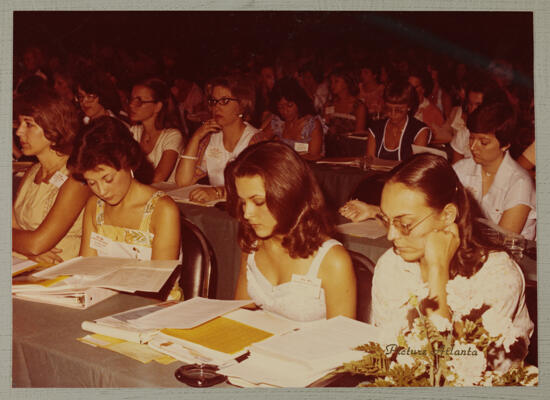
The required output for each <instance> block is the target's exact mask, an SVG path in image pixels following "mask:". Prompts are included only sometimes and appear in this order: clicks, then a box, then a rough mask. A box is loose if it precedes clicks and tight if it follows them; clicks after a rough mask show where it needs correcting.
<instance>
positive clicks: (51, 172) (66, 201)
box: [12, 90, 91, 263]
mask: <svg viewBox="0 0 550 400" xmlns="http://www.w3.org/2000/svg"><path fill="white" fill-rule="evenodd" d="M13 115H14V117H16V118H18V128H17V133H16V134H17V136H18V137H19V140H20V143H21V151H22V153H23V154H24V155H26V156H35V157H36V158H37V159H38V162H37V163H36V164H34V165H33V166H32V167H30V168H29V169H28V170H27V172H26V173H25V176H24V177H23V179H22V181H21V185H20V186H19V189H18V191H17V195H16V196H15V201H14V203H13V208H12V249H13V250H14V251H16V252H17V253H19V254H22V255H24V256H26V257H28V258H30V259H33V260H35V261H38V262H45V263H55V262H60V261H64V260H68V259H70V258H73V257H76V256H77V255H78V250H79V248H80V237H81V234H82V209H83V207H84V205H85V204H86V201H87V200H88V198H89V197H90V195H91V193H90V191H89V190H88V188H87V187H86V186H85V185H82V184H81V183H80V182H77V181H76V180H74V179H73V178H71V177H70V174H69V171H68V170H67V159H68V158H69V154H70V153H71V150H72V147H73V142H74V140H75V136H76V133H77V131H78V128H79V124H78V114H77V111H76V108H75V107H74V105H73V104H72V103H71V102H69V101H67V100H65V99H62V98H60V97H59V96H57V95H56V94H55V93H53V92H50V91H48V90H44V91H39V92H33V91H31V92H26V93H25V94H23V95H21V96H20V97H17V98H15V100H14V109H13Z"/></svg>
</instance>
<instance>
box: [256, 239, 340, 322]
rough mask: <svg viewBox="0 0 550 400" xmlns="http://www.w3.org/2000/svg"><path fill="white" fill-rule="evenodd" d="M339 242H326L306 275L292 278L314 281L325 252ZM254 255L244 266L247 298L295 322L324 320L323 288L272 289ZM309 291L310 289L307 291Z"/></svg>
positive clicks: (285, 285)
mask: <svg viewBox="0 0 550 400" xmlns="http://www.w3.org/2000/svg"><path fill="white" fill-rule="evenodd" d="M336 245H341V243H340V242H338V241H336V240H334V239H329V240H327V241H325V242H324V243H323V244H322V245H321V247H319V249H318V250H317V254H316V255H315V257H314V258H313V261H312V262H311V265H310V267H309V270H308V272H307V273H306V274H305V275H298V274H294V275H293V278H294V276H297V277H298V278H300V277H305V278H306V279H308V280H315V279H317V274H318V272H319V267H320V266H321V262H322V261H323V259H324V257H325V255H326V254H327V252H328V251H329V250H330V249H331V248H332V247H333V246H336ZM254 255H255V252H252V253H250V254H249V255H248V260H247V265H246V277H247V280H248V287H247V289H248V295H249V296H250V298H251V299H252V300H253V301H254V302H255V303H256V304H257V305H258V306H261V307H262V308H263V309H264V310H266V311H270V312H273V313H276V314H280V315H282V316H283V317H286V318H289V319H292V320H296V321H316V320H320V319H325V318H326V316H327V306H326V301H325V291H324V289H323V288H322V287H319V290H318V291H317V290H313V289H314V288H313V287H305V286H304V284H302V283H299V282H294V279H293V281H290V282H285V283H281V284H280V285H277V286H274V285H272V284H271V282H269V281H268V280H267V278H266V277H265V276H264V275H263V274H262V273H261V272H260V270H259V269H258V267H257V266H256V260H255V258H254ZM309 289H312V290H309Z"/></svg>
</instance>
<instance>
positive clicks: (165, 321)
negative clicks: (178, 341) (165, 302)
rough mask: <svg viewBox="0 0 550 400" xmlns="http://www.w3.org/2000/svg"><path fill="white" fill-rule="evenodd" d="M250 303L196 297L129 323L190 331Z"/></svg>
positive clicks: (151, 327)
mask: <svg viewBox="0 0 550 400" xmlns="http://www.w3.org/2000/svg"><path fill="white" fill-rule="evenodd" d="M250 303H252V301H251V300H213V299H205V298H202V297H194V298H192V299H189V300H186V301H183V302H181V303H178V304H176V305H174V306H171V307H168V308H165V309H164V310H160V311H157V312H155V313H152V314H149V315H145V316H143V317H140V318H137V319H133V320H129V321H128V322H129V323H130V324H132V325H134V326H136V327H138V328H147V329H162V328H174V329H189V328H193V327H195V326H197V325H200V324H203V323H205V322H206V321H210V320H212V319H214V318H216V317H219V316H220V315H223V314H226V313H228V312H230V311H233V310H235V309H237V308H240V307H242V306H245V305H247V304H250Z"/></svg>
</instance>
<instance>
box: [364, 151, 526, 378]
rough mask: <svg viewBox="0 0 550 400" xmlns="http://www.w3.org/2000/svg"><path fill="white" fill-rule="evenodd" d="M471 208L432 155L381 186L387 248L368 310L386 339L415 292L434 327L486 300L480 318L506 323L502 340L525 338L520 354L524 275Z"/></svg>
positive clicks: (406, 318)
mask: <svg viewBox="0 0 550 400" xmlns="http://www.w3.org/2000/svg"><path fill="white" fill-rule="evenodd" d="M476 206H477V205H476V203H475V201H474V200H473V199H471V197H470V195H469V193H468V191H467V190H466V189H465V187H464V186H463V185H462V183H461V182H460V180H459V179H458V176H457V175H456V173H455V172H454V170H453V168H452V166H451V165H450V164H449V163H448V162H447V161H446V160H445V159H443V158H442V157H438V156H434V155H431V154H421V155H418V156H415V157H414V158H412V159H411V160H410V161H409V162H407V163H405V164H404V165H402V166H400V167H399V169H398V170H397V171H396V172H395V173H394V174H393V176H392V177H391V178H390V179H389V181H388V182H387V183H386V184H385V186H384V189H383V191H382V200H381V211H380V215H379V217H378V218H379V219H380V221H381V222H382V223H383V224H384V225H385V226H386V227H387V229H388V234H387V236H388V239H389V240H390V241H391V242H392V243H393V248H391V249H388V250H387V251H386V253H384V254H383V255H382V256H381V257H380V259H379V260H378V262H377V264H376V268H375V270H374V277H373V283H372V310H373V314H372V315H373V322H374V324H375V325H377V326H379V327H381V328H383V329H384V330H385V336H384V337H385V339H386V340H388V341H389V340H392V339H391V338H395V337H396V336H395V335H397V334H398V333H399V332H400V331H401V330H402V329H403V328H406V327H407V326H408V325H409V322H410V321H411V319H410V318H411V317H414V315H413V314H414V310H415V308H414V307H413V305H411V302H410V299H411V297H412V296H416V297H417V299H418V300H419V301H420V303H421V305H424V309H425V312H426V314H427V316H428V317H429V318H430V319H431V320H432V322H433V323H434V324H435V326H436V328H437V329H439V330H440V331H443V330H448V329H451V323H452V322H454V321H459V320H460V319H461V317H463V316H466V315H468V314H469V313H470V312H471V311H472V310H474V309H479V308H481V307H482V306H484V305H485V306H488V307H489V309H488V310H487V311H484V312H485V314H482V312H480V314H482V317H483V318H489V315H490V316H491V317H492V318H496V319H497V320H499V321H502V323H503V324H504V323H506V321H509V322H508V323H510V324H511V325H510V329H508V330H507V331H506V332H505V333H504V336H505V337H504V338H503V340H504V341H508V340H510V343H513V342H514V341H515V338H517V337H519V338H521V339H523V340H520V342H521V341H523V343H520V344H519V346H520V347H521V350H520V351H518V354H519V356H518V357H520V358H522V356H521V355H522V354H523V357H524V356H525V354H526V352H527V347H528V345H529V337H530V336H531V334H532V332H533V323H532V322H531V320H530V318H529V313H528V310H527V307H526V304H525V293H524V291H525V281H524V277H523V273H522V271H521V269H520V268H519V266H518V265H517V264H516V262H515V261H514V260H513V259H512V258H511V257H510V256H509V255H508V254H507V253H506V252H504V251H501V250H500V249H498V248H496V247H495V246H493V245H491V244H488V243H487V242H486V240H484V237H483V236H482V234H480V232H478V230H477V229H476V226H475V225H474V221H475V218H476V217H477V216H478V213H479V212H480V211H479V208H477V207H476ZM422 308H423V307H422V306H421V309H422ZM493 320H494V319H493ZM484 321H485V320H484ZM484 324H485V322H484ZM507 336H510V337H507ZM395 343H397V342H395ZM516 350H517V349H516ZM506 356H507V357H508V358H510V355H509V354H507V355H506ZM512 358H513V357H512ZM495 363H498V361H495ZM507 366H508V365H507V364H506V363H505V364H502V365H501V367H502V368H506V367H507ZM494 367H495V368H496V367H497V366H496V365H495V366H494Z"/></svg>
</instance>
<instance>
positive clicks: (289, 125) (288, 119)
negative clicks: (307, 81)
mask: <svg viewBox="0 0 550 400" xmlns="http://www.w3.org/2000/svg"><path fill="white" fill-rule="evenodd" d="M271 109H272V112H273V117H272V119H271V122H270V124H269V125H268V126H267V127H266V128H265V129H264V130H263V131H262V132H263V133H264V134H265V135H266V137H272V136H273V137H275V138H277V139H278V140H281V141H282V142H284V143H286V144H288V145H289V146H291V147H292V148H293V149H294V150H295V151H296V152H297V153H298V154H300V155H301V156H302V157H303V158H304V159H306V160H318V159H319V158H321V157H322V155H323V153H324V148H323V147H324V146H323V125H322V120H321V118H320V117H319V116H316V115H315V109H314V108H313V102H312V101H311V99H310V98H309V96H308V95H307V93H306V92H305V90H304V89H302V87H301V86H300V85H299V84H298V82H297V81H296V80H294V79H292V78H283V79H281V80H279V81H277V83H276V84H275V86H274V87H273V91H272V92H271Z"/></svg>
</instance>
